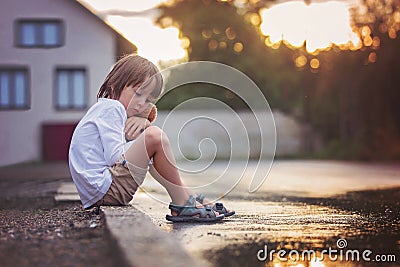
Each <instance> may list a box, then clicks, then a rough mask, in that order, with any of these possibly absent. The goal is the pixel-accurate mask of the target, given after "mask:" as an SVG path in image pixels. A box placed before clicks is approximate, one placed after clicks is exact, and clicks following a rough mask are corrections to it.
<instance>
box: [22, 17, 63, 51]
mask: <svg viewBox="0 0 400 267" xmlns="http://www.w3.org/2000/svg"><path fill="white" fill-rule="evenodd" d="M16 25H17V26H16V31H15V32H16V44H17V45H18V46H21V47H59V46H62V45H63V44H64V27H63V23H62V21H60V20H18V21H17V24H16Z"/></svg>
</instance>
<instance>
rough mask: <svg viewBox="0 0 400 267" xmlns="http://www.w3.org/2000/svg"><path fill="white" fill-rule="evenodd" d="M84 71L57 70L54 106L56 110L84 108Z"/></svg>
mask: <svg viewBox="0 0 400 267" xmlns="http://www.w3.org/2000/svg"><path fill="white" fill-rule="evenodd" d="M86 88H87V82H86V70H85V69H57V70H56V94H55V106H56V108H57V109H85V108H86V106H87V105H86V91H87V89H86Z"/></svg>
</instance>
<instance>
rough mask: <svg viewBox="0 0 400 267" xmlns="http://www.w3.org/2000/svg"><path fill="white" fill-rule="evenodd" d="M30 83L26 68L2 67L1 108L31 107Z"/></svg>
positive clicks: (0, 74) (0, 70)
mask: <svg viewBox="0 0 400 267" xmlns="http://www.w3.org/2000/svg"><path fill="white" fill-rule="evenodd" d="M29 108H30V97H29V83H28V70H27V69H26V68H0V109H3V110H4V109H5V110H9V109H29Z"/></svg>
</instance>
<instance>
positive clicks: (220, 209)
mask: <svg viewBox="0 0 400 267" xmlns="http://www.w3.org/2000/svg"><path fill="white" fill-rule="evenodd" d="M213 210H215V211H217V212H219V213H227V212H228V211H227V210H226V208H225V207H224V204H222V203H221V202H217V203H215V204H214V206H213Z"/></svg>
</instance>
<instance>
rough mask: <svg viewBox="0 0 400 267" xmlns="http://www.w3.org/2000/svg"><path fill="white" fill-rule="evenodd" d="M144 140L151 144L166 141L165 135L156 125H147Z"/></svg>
mask: <svg viewBox="0 0 400 267" xmlns="http://www.w3.org/2000/svg"><path fill="white" fill-rule="evenodd" d="M145 138H146V142H150V143H151V144H153V145H159V144H163V143H165V142H168V138H167V135H166V134H165V133H164V132H163V130H161V129H160V128H159V127H157V126H149V127H148V128H146V131H145Z"/></svg>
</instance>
